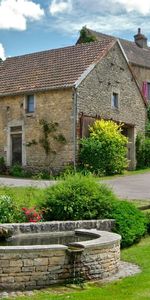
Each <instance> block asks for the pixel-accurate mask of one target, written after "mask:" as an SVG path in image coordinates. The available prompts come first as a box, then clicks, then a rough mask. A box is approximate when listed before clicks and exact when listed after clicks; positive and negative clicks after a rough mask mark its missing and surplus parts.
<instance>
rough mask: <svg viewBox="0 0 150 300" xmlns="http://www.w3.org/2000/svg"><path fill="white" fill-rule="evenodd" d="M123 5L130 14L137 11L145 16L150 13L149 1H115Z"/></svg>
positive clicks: (114, 0)
mask: <svg viewBox="0 0 150 300" xmlns="http://www.w3.org/2000/svg"><path fill="white" fill-rule="evenodd" d="M112 2H117V3H120V4H122V5H123V6H124V7H125V9H126V10H127V11H128V12H131V11H136V12H138V13H141V14H143V15H148V14H149V13H150V1H149V0H113V1H112Z"/></svg>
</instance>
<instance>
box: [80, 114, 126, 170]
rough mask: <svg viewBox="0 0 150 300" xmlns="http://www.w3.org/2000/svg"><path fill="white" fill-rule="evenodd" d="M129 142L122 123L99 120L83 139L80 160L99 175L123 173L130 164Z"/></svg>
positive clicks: (84, 165) (85, 166)
mask: <svg viewBox="0 0 150 300" xmlns="http://www.w3.org/2000/svg"><path fill="white" fill-rule="evenodd" d="M127 142H128V139H127V138H126V137H125V136H124V135H123V134H122V125H121V124H120V125H118V124H116V123H115V122H113V121H111V120H110V121H104V120H97V121H96V122H95V123H94V124H93V125H92V126H91V127H90V136H89V137H88V138H83V139H82V140H81V149H80V162H81V164H82V165H83V167H84V168H86V169H88V170H90V171H91V172H94V173H96V174H99V175H103V174H105V175H110V174H115V173H121V172H122V171H123V170H124V169H125V168H126V167H127V165H128V161H127V158H126V154H127V147H126V145H127Z"/></svg>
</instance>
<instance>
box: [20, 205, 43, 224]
mask: <svg viewBox="0 0 150 300" xmlns="http://www.w3.org/2000/svg"><path fill="white" fill-rule="evenodd" d="M22 211H23V213H24V217H25V220H24V221H27V222H34V223H36V222H40V221H42V211H36V209H35V208H34V207H32V208H27V207H23V208H22Z"/></svg>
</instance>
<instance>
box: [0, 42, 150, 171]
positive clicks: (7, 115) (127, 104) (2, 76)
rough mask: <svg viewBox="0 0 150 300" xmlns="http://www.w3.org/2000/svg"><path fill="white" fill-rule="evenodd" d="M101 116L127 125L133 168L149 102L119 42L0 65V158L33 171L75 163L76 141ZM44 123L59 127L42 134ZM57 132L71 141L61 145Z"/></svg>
mask: <svg viewBox="0 0 150 300" xmlns="http://www.w3.org/2000/svg"><path fill="white" fill-rule="evenodd" d="M98 117H99V118H104V119H112V120H114V121H116V122H123V123H124V133H125V134H126V135H127V136H128V137H129V141H130V143H129V146H128V148H129V151H128V158H129V160H130V168H134V167H135V164H136V158H135V138H136V134H137V133H138V132H144V130H145V121H146V103H145V99H144V98H143V96H142V94H141V91H140V89H139V86H138V84H137V81H136V79H135V77H134V75H133V72H132V70H131V68H130V66H129V64H128V61H127V59H126V56H125V55H124V51H123V50H122V46H121V44H120V42H119V41H118V40H114V39H113V40H112V39H105V40H102V41H98V42H94V43H89V44H79V45H76V46H70V47H66V48H60V49H55V50H49V51H43V52H39V53H33V54H27V55H23V56H18V57H12V58H7V59H6V60H5V61H4V62H1V63H0V156H3V157H4V158H5V161H6V164H7V166H11V165H12V164H15V163H20V164H21V165H22V166H23V167H24V168H29V169H32V170H41V169H51V170H58V169H61V168H63V166H64V165H66V164H70V163H71V164H74V166H75V165H76V163H77V160H78V149H79V139H80V138H81V137H82V136H83V135H85V134H86V133H87V129H88V125H89V124H90V123H92V122H93V121H94V120H95V118H98ZM41 121H43V122H45V123H44V124H45V125H46V126H47V125H48V124H49V123H51V122H53V123H52V124H53V125H56V127H57V131H55V130H54V131H52V132H51V130H49V129H48V131H47V132H46V135H44V132H43V131H42V130H43V129H42V127H41V123H42V122H41ZM54 127H55V126H54ZM46 128H47V127H46ZM58 136H59V137H60V136H61V137H62V136H63V137H64V138H65V140H66V143H60V140H59V139H58V138H57V137H58ZM48 141H51V143H50V144H48V145H49V150H50V151H49V153H48V152H46V151H45V146H46V145H47V143H48Z"/></svg>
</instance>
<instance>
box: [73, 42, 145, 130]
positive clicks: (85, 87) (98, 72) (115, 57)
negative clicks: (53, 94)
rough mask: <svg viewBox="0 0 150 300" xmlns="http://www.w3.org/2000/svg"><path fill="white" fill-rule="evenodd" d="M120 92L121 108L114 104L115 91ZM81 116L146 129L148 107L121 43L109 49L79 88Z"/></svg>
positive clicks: (78, 99) (78, 98)
mask: <svg viewBox="0 0 150 300" xmlns="http://www.w3.org/2000/svg"><path fill="white" fill-rule="evenodd" d="M113 92H115V93H118V95H119V107H118V109H116V108H112V107H111V97H112V93H113ZM77 111H78V116H79V114H80V113H82V112H83V113H84V114H85V115H87V116H96V115H99V116H100V117H102V118H104V119H111V118H112V119H113V120H115V121H121V122H123V123H127V124H132V125H134V126H135V129H136V133H137V132H139V131H140V132H144V131H145V121H146V107H145V104H144V101H143V99H142V97H141V94H140V92H139V90H138V88H137V86H136V83H135V81H134V79H133V77H132V74H131V72H130V71H129V68H128V65H127V63H126V61H125V58H124V57H123V54H122V52H121V50H120V48H119V45H118V44H115V45H114V47H113V48H112V49H111V50H110V51H109V53H108V54H107V56H106V57H104V58H103V59H102V60H101V61H100V62H99V63H98V64H97V65H96V67H95V68H94V69H93V70H92V71H91V73H90V74H89V75H88V76H87V77H86V78H85V80H83V81H82V82H81V84H80V85H79V86H78V88H77Z"/></svg>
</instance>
